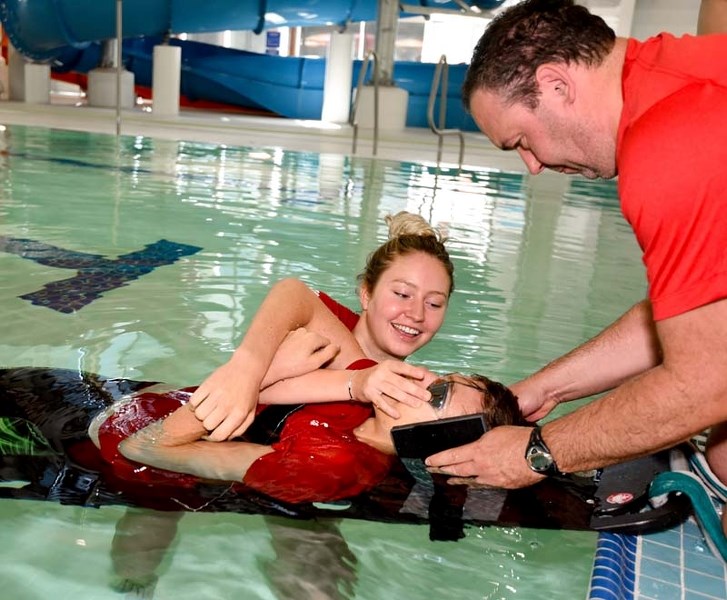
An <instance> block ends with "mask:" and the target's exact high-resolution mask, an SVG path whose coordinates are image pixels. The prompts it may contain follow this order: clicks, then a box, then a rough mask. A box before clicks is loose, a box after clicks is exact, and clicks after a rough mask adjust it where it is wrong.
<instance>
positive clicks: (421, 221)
mask: <svg viewBox="0 0 727 600" xmlns="http://www.w3.org/2000/svg"><path fill="white" fill-rule="evenodd" d="M384 221H385V222H386V224H387V225H388V226H389V239H390V240H391V239H394V238H396V237H399V236H400V235H421V236H432V237H435V238H437V239H438V240H439V241H440V242H442V243H444V242H445V241H446V239H447V237H446V232H445V231H444V228H442V227H440V228H439V229H435V228H434V227H432V226H431V225H430V224H429V222H427V220H426V219H425V218H424V217H422V216H421V215H416V214H414V213H410V212H407V211H405V210H402V211H400V212H398V213H396V214H395V215H386V216H385V217H384Z"/></svg>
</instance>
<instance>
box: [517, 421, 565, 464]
mask: <svg viewBox="0 0 727 600" xmlns="http://www.w3.org/2000/svg"><path fill="white" fill-rule="evenodd" d="M525 460H526V461H527V463H528V466H529V467H530V468H531V469H532V470H533V471H535V472H536V473H540V474H541V475H548V476H552V475H562V473H561V472H560V470H559V469H558V465H557V464H555V459H554V458H553V455H552V454H551V453H550V449H549V448H548V446H546V445H545V442H544V441H543V436H542V435H540V427H537V426H536V427H533V431H532V433H531V434H530V441H529V442H528V446H527V448H525Z"/></svg>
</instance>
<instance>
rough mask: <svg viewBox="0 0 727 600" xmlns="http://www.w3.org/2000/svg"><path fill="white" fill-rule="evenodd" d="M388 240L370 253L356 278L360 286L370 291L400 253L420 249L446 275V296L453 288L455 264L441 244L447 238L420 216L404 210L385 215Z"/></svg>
mask: <svg viewBox="0 0 727 600" xmlns="http://www.w3.org/2000/svg"><path fill="white" fill-rule="evenodd" d="M386 222H387V223H388V224H389V239H388V240H387V241H386V242H384V243H383V244H381V246H379V247H378V248H377V249H376V250H374V251H373V252H372V253H371V254H369V256H368V258H367V259H366V267H365V268H364V270H363V272H362V273H360V274H359V275H358V277H357V281H358V283H359V285H360V286H362V287H364V288H365V289H366V290H368V291H370V292H371V291H373V290H374V288H375V287H376V284H377V283H378V281H379V279H380V278H381V275H382V274H383V273H384V272H385V271H386V270H387V269H388V268H389V266H390V265H391V263H392V262H394V260H395V259H396V258H398V257H400V256H406V255H408V254H413V253H415V252H423V253H425V254H429V255H430V256H433V257H434V258H436V259H437V260H438V261H439V262H440V263H442V266H443V267H444V268H445V270H446V271H447V274H448V275H449V292H448V294H447V295H448V296H450V295H451V294H452V292H453V291H454V264H453V263H452V260H451V259H450V258H449V252H447V248H446V247H445V246H444V243H445V242H446V240H447V238H446V237H445V236H444V235H443V234H442V233H441V232H439V231H437V230H436V229H434V228H433V227H432V226H431V225H430V224H429V223H427V222H426V220H424V218H423V217H421V216H420V215H415V214H412V213H408V212H405V211H402V212H399V213H397V214H396V215H394V216H391V215H388V216H387V217H386Z"/></svg>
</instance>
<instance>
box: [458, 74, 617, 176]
mask: <svg viewBox="0 0 727 600" xmlns="http://www.w3.org/2000/svg"><path fill="white" fill-rule="evenodd" d="M470 107H471V110H472V116H473V118H474V120H475V122H476V123H477V125H478V127H479V128H480V129H481V130H482V132H483V133H484V134H485V135H486V136H487V137H488V138H489V139H490V141H492V143H493V144H495V145H496V146H497V147H498V148H502V149H503V150H516V151H517V153H518V154H519V155H520V157H521V158H522V160H523V162H524V163H525V166H526V167H527V169H528V171H529V172H530V173H532V174H534V175H535V174H537V173H540V172H541V171H542V170H543V169H551V170H553V171H557V172H559V173H566V174H568V175H572V174H576V173H580V174H581V175H583V176H584V177H587V178H588V179H597V178H599V177H600V178H604V179H609V178H611V177H615V176H616V148H615V141H614V140H613V137H612V136H611V135H609V134H608V133H606V132H604V131H603V130H602V128H599V124H598V122H597V121H596V120H594V119H592V118H589V116H588V115H581V114H580V113H579V106H578V105H577V104H576V103H575V102H573V101H570V100H569V99H566V98H564V97H563V95H561V94H559V93H558V91H557V88H556V89H546V90H544V91H543V93H542V94H541V96H540V101H539V103H538V107H537V108H536V109H534V110H533V109H530V108H529V107H527V106H525V105H524V104H522V103H516V104H507V103H506V102H504V101H503V99H502V97H501V96H500V95H498V94H496V93H494V92H491V91H486V90H482V89H480V90H477V91H476V92H474V93H473V94H472V97H471V101H470Z"/></svg>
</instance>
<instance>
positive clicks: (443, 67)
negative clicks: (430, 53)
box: [427, 54, 464, 170]
mask: <svg viewBox="0 0 727 600" xmlns="http://www.w3.org/2000/svg"><path fill="white" fill-rule="evenodd" d="M448 73H449V64H448V63H447V57H446V55H444V54H442V57H441V58H440V59H439V62H438V63H437V66H436V68H435V69H434V77H433V78H432V87H431V89H430V90H429V103H428V104H427V123H429V129H431V130H432V132H434V133H435V134H436V135H438V136H439V139H438V141H437V164H439V163H440V162H441V160H442V146H443V143H444V138H445V137H446V136H452V135H456V136H457V137H458V138H459V162H458V169H459V170H461V169H462V161H463V159H464V134H463V133H462V131H461V130H459V129H445V128H444V125H445V122H446V119H447V77H448ZM440 82H441V84H442V85H441V86H440V85H439V84H440ZM438 89H441V94H440V97H439V123H438V124H435V122H434V103H435V101H436V99H437V90H438Z"/></svg>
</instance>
